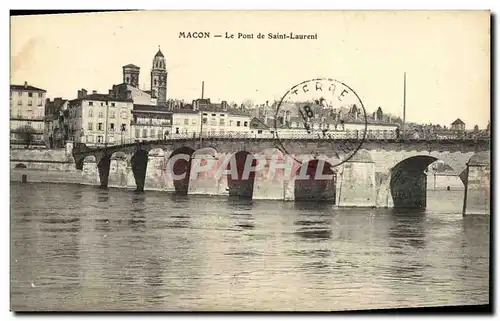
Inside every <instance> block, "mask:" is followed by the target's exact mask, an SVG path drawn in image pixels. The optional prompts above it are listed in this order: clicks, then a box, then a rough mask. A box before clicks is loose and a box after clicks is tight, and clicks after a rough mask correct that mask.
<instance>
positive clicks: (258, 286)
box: [10, 184, 490, 311]
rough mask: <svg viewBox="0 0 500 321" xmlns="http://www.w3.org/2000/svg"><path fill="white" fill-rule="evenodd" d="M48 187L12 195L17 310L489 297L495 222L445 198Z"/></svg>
mask: <svg viewBox="0 0 500 321" xmlns="http://www.w3.org/2000/svg"><path fill="white" fill-rule="evenodd" d="M48 186H49V185H44V184H40V185H37V184H26V185H22V184H18V185H13V186H12V189H11V196H10V197H11V206H12V214H11V217H12V220H11V280H12V285H11V305H12V308H13V309H24V310H45V311H47V310H60V309H65V310H82V309H88V310H100V309H107V310H124V311H125V310H137V311H139V310H140V311H144V310H146V311H147V310H173V311H178V310H224V309H225V310H281V311H283V310H332V309H333V310H349V309H363V308H390V307H407V306H425V305H427V306H429V305H443V304H477V303H486V302H488V298H489V230H490V228H489V219H488V220H487V219H481V220H479V219H478V220H472V219H468V218H463V217H462V215H461V214H460V206H459V209H458V210H457V212H453V211H450V208H452V205H453V204H444V203H446V202H447V199H439V200H438V201H435V202H434V203H435V204H437V205H439V204H440V203H443V204H444V205H446V206H444V207H443V210H442V211H441V212H440V210H439V208H437V209H432V210H429V211H427V212H426V213H423V214H422V213H411V212H406V213H394V212H393V211H390V210H386V209H376V210H373V209H366V210H365V209H332V206H331V205H328V206H326V205H321V204H294V203H293V202H286V203H283V202H269V201H264V202H261V201H248V200H245V201H240V200H234V199H232V200H226V199H224V198H206V197H197V198H191V197H185V196H184V197H181V196H174V195H171V194H166V193H161V192H155V193H149V192H147V193H144V194H137V195H136V194H133V193H131V192H130V191H125V190H119V189H110V190H108V191H101V190H99V189H95V188H90V187H84V186H72V185H67V186H66V185H65V186H62V185H50V189H49V187H48ZM453 202H454V201H453ZM428 203H429V204H431V203H433V202H428ZM450 213H451V214H450Z"/></svg>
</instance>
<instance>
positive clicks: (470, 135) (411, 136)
mask: <svg viewBox="0 0 500 321" xmlns="http://www.w3.org/2000/svg"><path fill="white" fill-rule="evenodd" d="M363 137H364V138H365V139H366V140H388V139H402V140H465V139H489V134H488V133H484V132H479V133H474V132H451V131H442V132H433V133H422V132H414V133H408V132H404V133H403V132H399V133H398V132H396V131H393V130H368V131H366V135H364V132H363V131H361V130H344V131H340V130H338V131H335V130H329V131H315V132H311V133H307V132H292V131H283V132H279V133H275V132H268V131H266V132H263V133H251V132H240V133H238V132H226V133H203V134H202V135H201V140H206V139H228V140H231V139H264V140H273V139H280V140H300V139H311V140H337V139H338V140H340V139H363ZM176 140H200V134H199V133H192V134H169V135H166V136H164V135H158V136H157V137H146V138H127V139H122V140H117V141H116V142H114V143H108V144H104V143H98V144H93V146H89V147H97V148H99V147H105V146H115V145H125V144H140V143H146V142H151V141H162V142H163V141H176Z"/></svg>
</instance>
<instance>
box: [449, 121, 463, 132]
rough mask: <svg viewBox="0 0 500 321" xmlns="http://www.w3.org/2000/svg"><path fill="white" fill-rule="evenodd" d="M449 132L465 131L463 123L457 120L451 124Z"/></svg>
mask: <svg viewBox="0 0 500 321" xmlns="http://www.w3.org/2000/svg"><path fill="white" fill-rule="evenodd" d="M451 130H465V123H464V122H463V121H462V120H461V119H460V118H457V120H455V121H454V122H453V123H451Z"/></svg>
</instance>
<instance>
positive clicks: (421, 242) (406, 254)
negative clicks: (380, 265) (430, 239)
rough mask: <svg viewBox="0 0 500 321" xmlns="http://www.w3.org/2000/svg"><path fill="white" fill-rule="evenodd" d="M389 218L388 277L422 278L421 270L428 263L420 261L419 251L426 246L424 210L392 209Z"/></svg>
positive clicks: (398, 278) (399, 278) (400, 278)
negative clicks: (389, 260)
mask: <svg viewBox="0 0 500 321" xmlns="http://www.w3.org/2000/svg"><path fill="white" fill-rule="evenodd" d="M389 220H390V226H389V230H388V239H389V242H388V245H389V247H390V249H391V254H392V255H391V263H390V265H389V271H388V277H389V278H391V279H394V280H402V279H410V280H412V281H415V280H418V279H421V278H423V270H424V269H425V268H426V267H427V266H428V265H427V264H426V263H425V262H422V260H424V258H422V257H420V256H419V252H420V251H421V250H423V249H425V247H426V234H425V233H426V228H425V221H426V214H425V212H423V211H415V210H409V209H394V210H392V211H391V213H390V215H389ZM397 286H399V284H398V285H397Z"/></svg>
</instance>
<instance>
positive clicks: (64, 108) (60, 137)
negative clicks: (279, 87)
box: [44, 97, 70, 148]
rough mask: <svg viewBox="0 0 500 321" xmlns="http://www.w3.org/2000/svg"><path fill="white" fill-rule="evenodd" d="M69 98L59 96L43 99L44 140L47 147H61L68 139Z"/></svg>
mask: <svg viewBox="0 0 500 321" xmlns="http://www.w3.org/2000/svg"><path fill="white" fill-rule="evenodd" d="M68 109H69V100H67V99H62V98H60V97H58V98H54V100H53V101H51V100H50V99H48V98H47V99H46V101H45V132H44V140H45V141H46V142H48V146H49V148H63V147H64V146H65V142H66V141H67V140H68V139H69V136H70V135H69V110H68Z"/></svg>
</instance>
